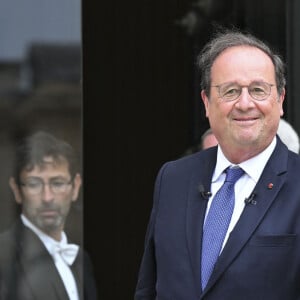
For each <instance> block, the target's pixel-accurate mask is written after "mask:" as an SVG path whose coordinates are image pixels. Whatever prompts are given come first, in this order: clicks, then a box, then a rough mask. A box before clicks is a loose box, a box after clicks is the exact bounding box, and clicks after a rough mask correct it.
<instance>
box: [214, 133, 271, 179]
mask: <svg viewBox="0 0 300 300" xmlns="http://www.w3.org/2000/svg"><path fill="white" fill-rule="evenodd" d="M275 147H276V137H274V138H273V140H272V142H271V144H270V145H269V146H268V147H267V148H266V149H265V150H264V151H262V152H261V153H259V154H258V155H256V156H254V157H252V158H250V159H248V160H246V161H243V162H242V163H240V164H239V166H240V167H241V168H242V169H243V170H244V171H245V173H246V174H248V176H250V177H251V178H252V179H253V180H254V181H255V183H257V182H258V180H259V177H260V175H261V173H262V172H263V169H264V167H265V165H266V164H267V162H268V160H269V158H270V156H271V155H272V153H273V151H274V149H275ZM230 166H234V164H232V163H231V162H230V161H229V160H228V159H227V158H226V157H225V155H224V153H223V151H222V149H221V147H220V146H219V145H218V153H217V163H216V167H215V171H214V174H213V177H212V182H215V181H217V180H218V179H219V177H220V176H221V175H222V173H223V172H224V170H225V169H227V168H228V167H230Z"/></svg>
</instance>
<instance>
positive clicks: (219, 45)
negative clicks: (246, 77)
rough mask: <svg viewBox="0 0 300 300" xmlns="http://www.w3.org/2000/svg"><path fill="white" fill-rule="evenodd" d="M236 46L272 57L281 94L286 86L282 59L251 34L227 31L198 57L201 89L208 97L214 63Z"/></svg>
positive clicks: (214, 39) (206, 46)
mask: <svg viewBox="0 0 300 300" xmlns="http://www.w3.org/2000/svg"><path fill="white" fill-rule="evenodd" d="M236 46H249V47H255V48H258V49H260V50H261V51H263V52H264V53H265V54H267V55H268V56H269V57H270V59H271V60H272V62H273V64H274V68H275V78H276V85H277V91H278V94H281V93H282V91H283V89H284V87H285V84H286V79H285V64H284V62H283V60H282V59H281V57H280V56H279V55H278V54H276V53H275V52H273V50H272V49H271V48H270V47H269V46H268V45H267V44H266V43H265V42H263V41H261V40H259V39H258V38H256V37H254V36H253V35H251V34H250V33H242V32H240V31H238V30H228V29H225V30H222V31H219V32H217V33H216V34H215V35H214V36H213V38H212V39H211V40H210V41H209V42H208V43H207V44H206V45H205V46H204V47H203V49H202V50H201V52H200V54H199V55H198V57H197V66H198V67H199V69H200V72H201V89H202V90H204V91H205V93H206V95H207V96H209V94H210V85H211V68H212V65H213V63H214V61H215V60H216V58H217V57H218V56H219V55H220V54H221V53H222V52H223V51H225V50H226V49H228V48H231V47H236Z"/></svg>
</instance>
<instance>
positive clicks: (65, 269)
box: [21, 214, 79, 300]
mask: <svg viewBox="0 0 300 300" xmlns="http://www.w3.org/2000/svg"><path fill="white" fill-rule="evenodd" d="M21 219H22V222H23V224H24V225H25V226H26V227H28V228H30V229H31V230H32V231H33V232H34V233H35V234H36V235H37V236H38V237H39V238H40V240H41V241H42V243H43V244H44V245H45V247H46V248H47V250H48V252H49V253H50V255H51V256H52V257H53V260H54V263H55V266H56V268H57V270H58V273H59V275H60V277H61V279H62V281H63V283H64V286H65V288H66V291H67V294H68V295H69V299H70V300H79V294H78V289H77V284H76V281H75V278H74V275H73V273H72V271H71V268H70V266H69V265H68V264H67V263H66V262H65V261H64V260H63V258H62V257H61V256H60V255H58V253H57V252H55V251H54V249H55V248H56V247H59V246H60V245H62V246H63V245H66V244H67V236H66V234H65V232H62V239H61V241H60V242H58V241H56V240H54V239H53V238H51V237H50V236H49V235H47V234H45V233H44V232H42V231H41V230H40V229H39V228H37V227H36V226H35V225H34V224H33V223H32V222H30V221H29V220H28V218H26V217H25V216H24V215H23V214H22V215H21ZM77 247H78V246H77ZM78 249H79V247H78V248H77V252H78ZM45 275H47V274H45Z"/></svg>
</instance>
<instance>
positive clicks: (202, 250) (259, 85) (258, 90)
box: [135, 30, 300, 300]
mask: <svg viewBox="0 0 300 300" xmlns="http://www.w3.org/2000/svg"><path fill="white" fill-rule="evenodd" d="M198 65H199V69H200V71H201V87H202V91H201V96H202V100H203V102H204V105H205V110H206V116H207V117H208V119H209V123H210V127H211V129H212V131H213V133H214V135H215V137H216V138H217V140H218V145H217V146H215V147H211V148H209V149H207V150H203V151H200V152H197V153H195V154H192V155H190V156H186V157H184V158H181V159H179V160H176V161H172V162H167V163H166V164H165V165H164V166H163V167H162V168H161V170H160V172H159V174H158V176H157V180H156V185H155V191H154V204H153V209H152V212H151V217H150V222H149V225H148V230H147V235H146V239H145V249H144V255H143V258H142V262H141V267H140V272H139V276H138V283H137V287H136V292H135V299H136V300H146V299H147V300H163V299H164V300H165V299H172V300H175V299H176V300H186V299H188V300H201V299H202V300H220V299H222V300H233V299H234V300H235V299H238V300H240V299H243V300H253V299H272V300H282V299H285V300H294V299H300V287H299V282H300V238H299V237H300V218H299V215H300V187H299V184H298V183H297V181H298V179H299V177H300V157H299V155H297V154H295V153H293V152H291V151H289V150H288V148H287V147H286V145H284V144H283V143H282V141H281V140H280V138H279V137H278V136H277V135H276V132H277V129H278V124H279V120H280V117H281V116H282V115H283V101H284V97H285V75H284V63H283V61H282V60H281V58H280V57H279V56H278V55H277V54H275V53H274V52H273V51H272V50H271V49H270V48H269V47H268V46H267V45H266V44H265V43H264V42H262V41H261V40H259V39H257V38H255V37H254V36H252V35H250V34H247V33H246V34H244V33H242V32H239V31H237V30H236V31H224V32H220V33H218V34H216V36H214V37H213V38H212V39H211V40H210V41H209V42H208V43H207V45H206V46H205V47H204V48H203V49H202V51H201V53H200V55H199V58H198Z"/></svg>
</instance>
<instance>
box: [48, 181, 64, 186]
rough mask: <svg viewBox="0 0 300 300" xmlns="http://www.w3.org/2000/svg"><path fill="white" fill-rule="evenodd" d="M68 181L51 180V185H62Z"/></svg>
mask: <svg viewBox="0 0 300 300" xmlns="http://www.w3.org/2000/svg"><path fill="white" fill-rule="evenodd" d="M65 184H66V183H65V182H63V181H54V182H51V185H52V186H53V187H62V186H64V185H65Z"/></svg>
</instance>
